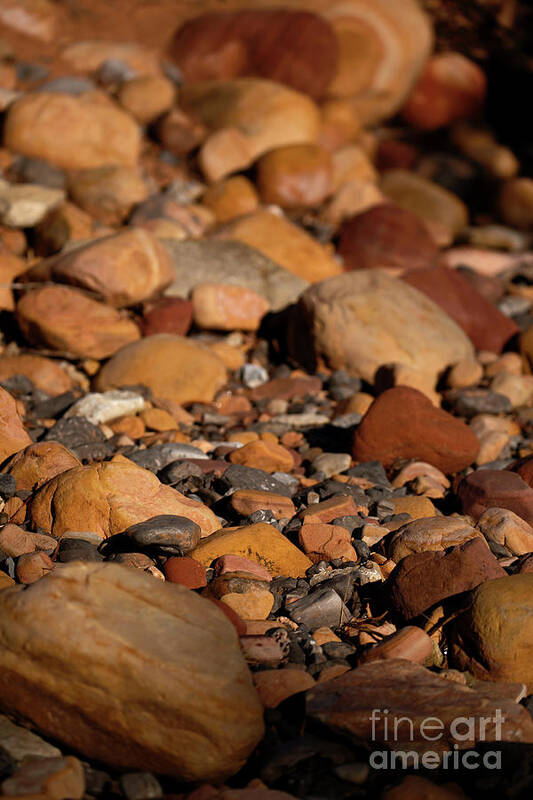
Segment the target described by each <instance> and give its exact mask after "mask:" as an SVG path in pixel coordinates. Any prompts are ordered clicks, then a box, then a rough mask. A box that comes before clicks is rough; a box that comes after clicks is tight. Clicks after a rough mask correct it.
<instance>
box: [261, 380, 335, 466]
mask: <svg viewBox="0 0 533 800" xmlns="http://www.w3.org/2000/svg"><path fill="white" fill-rule="evenodd" d="M321 389H322V381H321V380H320V378H318V377H316V376H310V375H309V376H308V375H306V376H305V377H304V376H303V375H302V376H298V377H292V378H272V380H270V381H266V382H265V383H262V384H260V385H259V386H256V387H254V388H253V389H252V391H251V392H250V397H251V398H252V400H254V402H256V403H257V402H259V401H260V400H263V399H265V398H268V399H269V400H275V399H281V400H294V399H295V398H300V399H304V398H306V397H307V396H308V395H310V394H311V395H316V394H318V393H319V392H320V390H321ZM329 455H331V454H329ZM341 471H342V470H341Z"/></svg>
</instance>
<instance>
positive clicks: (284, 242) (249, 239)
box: [218, 210, 341, 283]
mask: <svg viewBox="0 0 533 800" xmlns="http://www.w3.org/2000/svg"><path fill="white" fill-rule="evenodd" d="M218 235H219V236H220V237H221V238H223V239H236V240H237V241H239V242H243V243H244V244H247V245H249V246H250V247H254V248H255V249H256V250H259V251H260V252H261V253H263V254H264V255H265V256H268V258H271V259H272V261H275V262H276V263H277V264H279V265H280V266H282V267H284V268H285V269H286V270H288V271H289V272H292V274H293V275H297V276H298V277H299V278H303V279H304V280H306V281H309V282H310V283H313V282H315V281H322V280H324V279H325V278H331V277H332V276H334V275H339V274H340V273H341V267H340V265H339V264H337V262H336V261H335V259H334V258H333V257H332V256H331V255H330V253H329V252H328V251H327V250H326V248H325V247H324V246H323V245H321V244H320V243H319V242H317V241H316V240H315V239H313V238H312V237H311V236H310V235H309V234H308V233H306V232H305V231H304V230H302V229H301V228H299V227H298V226H296V225H294V224H293V223H292V222H289V220H288V219H285V218H284V217H279V216H277V215H275V214H272V213H270V212H269V211H265V210H259V211H257V212H255V214H248V215H247V216H245V217H240V218H239V219H235V220H232V221H231V222H229V223H228V224H227V225H225V226H224V228H223V229H221V230H220V232H219V234H218Z"/></svg>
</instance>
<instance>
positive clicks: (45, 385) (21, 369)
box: [0, 353, 72, 397]
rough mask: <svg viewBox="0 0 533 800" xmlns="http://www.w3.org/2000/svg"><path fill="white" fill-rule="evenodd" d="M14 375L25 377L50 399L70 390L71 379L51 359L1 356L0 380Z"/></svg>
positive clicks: (21, 355)
mask: <svg viewBox="0 0 533 800" xmlns="http://www.w3.org/2000/svg"><path fill="white" fill-rule="evenodd" d="M14 375H26V377H28V378H30V380H32V381H33V383H34V384H35V385H36V386H37V388H38V389H42V390H43V392H46V393H47V394H49V395H50V396H51V397H55V396H56V395H58V394H63V392H68V391H69V389H72V378H70V377H69V375H68V374H67V372H66V370H64V369H63V368H62V367H61V366H60V365H59V364H58V363H57V361H52V359H51V358H43V357H42V356H30V355H26V354H24V353H22V354H20V355H18V356H2V357H1V358H0V380H2V381H4V380H6V379H7V378H12V377H13V376H14Z"/></svg>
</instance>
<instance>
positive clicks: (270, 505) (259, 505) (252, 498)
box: [229, 489, 296, 519]
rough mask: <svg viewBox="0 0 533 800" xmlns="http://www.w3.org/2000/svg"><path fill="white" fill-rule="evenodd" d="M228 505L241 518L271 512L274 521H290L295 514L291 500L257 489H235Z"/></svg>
mask: <svg viewBox="0 0 533 800" xmlns="http://www.w3.org/2000/svg"><path fill="white" fill-rule="evenodd" d="M229 505H230V507H231V508H232V509H233V511H236V512H237V514H240V515H241V516H242V517H248V516H250V514H253V513H254V512H255V511H260V510H267V509H268V510H269V511H272V513H273V514H274V517H275V518H276V519H283V518H286V519H290V518H291V517H292V516H294V514H295V511H296V509H295V507H294V503H293V502H292V500H290V499H289V498H288V497H285V496H284V495H282V494H274V493H273V492H263V491H258V490H257V489H237V491H236V492H233V494H232V495H231V497H230V499H229Z"/></svg>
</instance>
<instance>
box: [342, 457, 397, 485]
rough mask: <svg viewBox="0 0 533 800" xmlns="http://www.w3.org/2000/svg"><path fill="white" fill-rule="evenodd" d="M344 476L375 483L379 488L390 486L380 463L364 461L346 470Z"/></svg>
mask: <svg viewBox="0 0 533 800" xmlns="http://www.w3.org/2000/svg"><path fill="white" fill-rule="evenodd" d="M346 474H347V475H349V476H350V477H351V478H366V479H367V481H372V483H377V484H378V485H379V486H390V483H389V479H388V478H387V473H386V472H385V469H384V468H383V464H382V463H381V461H366V462H364V463H362V464H356V465H355V467H351V469H349V470H347V472H346Z"/></svg>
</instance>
